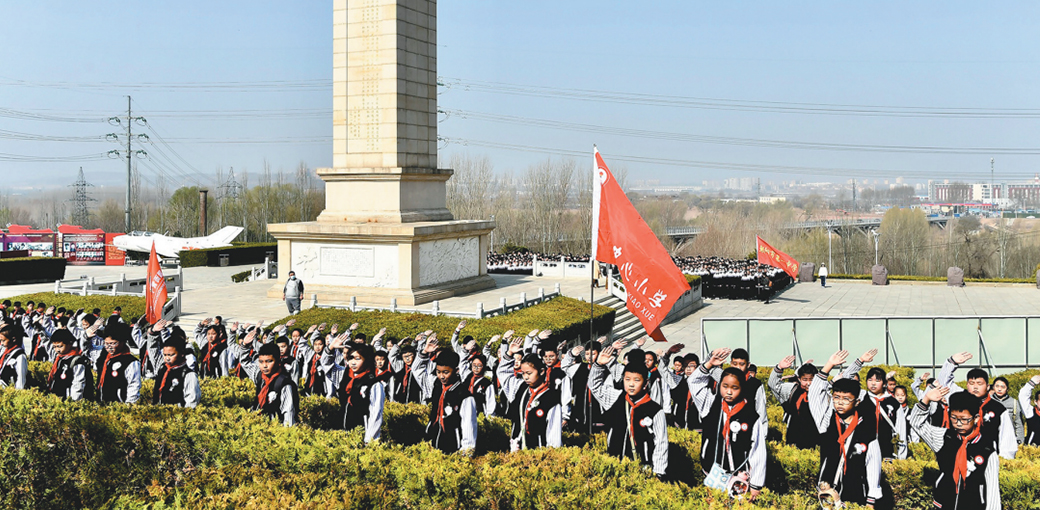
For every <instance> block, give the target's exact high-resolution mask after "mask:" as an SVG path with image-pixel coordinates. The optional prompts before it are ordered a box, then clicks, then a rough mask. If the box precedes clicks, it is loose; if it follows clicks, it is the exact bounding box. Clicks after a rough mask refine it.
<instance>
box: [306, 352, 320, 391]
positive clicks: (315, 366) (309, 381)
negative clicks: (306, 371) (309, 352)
mask: <svg viewBox="0 0 1040 510" xmlns="http://www.w3.org/2000/svg"><path fill="white" fill-rule="evenodd" d="M320 360H321V353H319V352H316V353H314V361H311V372H310V375H308V376H307V387H308V388H310V387H313V386H314V376H315V375H316V372H317V371H318V362H319V361H320Z"/></svg>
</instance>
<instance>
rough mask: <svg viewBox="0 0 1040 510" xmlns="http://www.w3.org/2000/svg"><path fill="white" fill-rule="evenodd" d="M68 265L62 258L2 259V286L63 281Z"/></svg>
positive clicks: (0, 275) (0, 270)
mask: <svg viewBox="0 0 1040 510" xmlns="http://www.w3.org/2000/svg"><path fill="white" fill-rule="evenodd" d="M66 264H67V261H66V260H65V259H63V258H61V257H23V258H14V259H0V285H14V284H23V283H44V282H53V281H54V280H62V279H64V278H65V265H66Z"/></svg>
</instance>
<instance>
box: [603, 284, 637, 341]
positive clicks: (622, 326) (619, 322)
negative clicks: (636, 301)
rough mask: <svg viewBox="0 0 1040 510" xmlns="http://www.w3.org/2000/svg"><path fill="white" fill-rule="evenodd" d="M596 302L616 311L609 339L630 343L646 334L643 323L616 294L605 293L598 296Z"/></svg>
mask: <svg viewBox="0 0 1040 510" xmlns="http://www.w3.org/2000/svg"><path fill="white" fill-rule="evenodd" d="M596 304H597V305H603V306H608V307H610V308H613V309H614V310H616V312H617V314H616V315H615V316H614V330H613V332H612V333H611V335H610V341H615V340H621V341H622V342H624V343H625V344H630V343H632V342H635V341H636V340H637V339H639V338H640V337H642V336H645V335H646V330H645V329H643V324H642V323H641V322H639V319H638V318H637V317H636V316H635V315H632V312H630V311H628V308H627V307H626V306H625V302H624V301H622V300H620V299H618V298H617V297H616V296H613V295H607V296H606V297H602V298H599V299H597V300H596Z"/></svg>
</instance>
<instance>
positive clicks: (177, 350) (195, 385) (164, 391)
mask: <svg viewBox="0 0 1040 510" xmlns="http://www.w3.org/2000/svg"><path fill="white" fill-rule="evenodd" d="M187 350H188V346H187V343H186V342H185V341H184V340H183V339H181V338H178V337H171V338H170V339H169V340H167V341H166V342H165V343H163V348H162V365H161V366H160V367H159V371H158V372H157V373H156V375H155V389H154V390H153V391H152V404H169V405H175V406H181V407H195V406H197V405H199V400H201V398H202V390H201V387H200V386H199V376H198V374H196V373H195V370H193V369H192V368H191V367H189V366H188V363H187V360H186V359H185V357H184V354H185V352H186V351H187Z"/></svg>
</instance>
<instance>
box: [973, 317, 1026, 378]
mask: <svg viewBox="0 0 1040 510" xmlns="http://www.w3.org/2000/svg"><path fill="white" fill-rule="evenodd" d="M982 337H983V338H984V339H985V340H986V349H987V350H988V351H989V355H990V357H991V358H992V359H991V360H990V361H991V362H992V363H993V364H994V365H1025V360H1026V342H1025V339H1026V319H982ZM1022 368H1025V367H1024V366H1023V367H1022Z"/></svg>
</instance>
